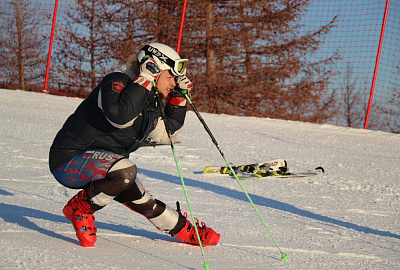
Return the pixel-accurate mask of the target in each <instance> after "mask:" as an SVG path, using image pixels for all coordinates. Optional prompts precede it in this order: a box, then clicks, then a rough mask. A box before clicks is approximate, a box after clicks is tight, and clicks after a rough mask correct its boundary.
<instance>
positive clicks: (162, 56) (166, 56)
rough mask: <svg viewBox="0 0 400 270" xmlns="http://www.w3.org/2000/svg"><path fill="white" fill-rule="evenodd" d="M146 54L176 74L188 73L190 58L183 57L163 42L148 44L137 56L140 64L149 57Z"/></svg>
mask: <svg viewBox="0 0 400 270" xmlns="http://www.w3.org/2000/svg"><path fill="white" fill-rule="evenodd" d="M146 55H147V56H149V57H151V58H152V59H154V60H155V61H156V63H157V65H158V66H159V67H160V68H161V69H162V70H170V71H171V72H172V74H174V75H175V76H181V75H186V66H187V62H188V59H181V57H180V56H179V54H178V53H177V52H176V51H175V50H174V49H172V48H171V47H169V46H167V45H165V44H162V43H150V44H146V45H145V46H144V47H143V48H142V49H141V50H140V51H139V54H138V56H137V59H138V61H139V64H142V63H143V62H144V61H145V60H146V59H147V58H146V57H145V56H146Z"/></svg>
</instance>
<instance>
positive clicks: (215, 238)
mask: <svg viewBox="0 0 400 270" xmlns="http://www.w3.org/2000/svg"><path fill="white" fill-rule="evenodd" d="M176 206H177V212H178V213H179V221H178V224H177V227H178V228H177V229H179V227H180V226H182V225H183V224H184V226H183V227H182V229H180V230H179V231H178V232H177V233H175V232H174V230H175V229H174V230H172V232H171V235H172V236H174V237H176V238H178V239H179V240H180V241H182V242H184V243H189V244H192V245H199V240H198V239H197V235H196V230H195V228H194V226H193V225H192V223H191V222H190V221H189V220H188V219H187V213H186V212H185V213H183V215H182V213H181V208H180V205H179V202H176ZM195 220H196V226H197V231H198V232H199V236H200V240H201V244H202V245H203V246H216V245H217V244H218V242H219V239H220V238H221V235H220V234H218V233H216V232H215V231H214V230H213V229H211V228H207V226H206V224H205V223H204V222H201V227H200V225H199V220H198V219H196V218H195Z"/></svg>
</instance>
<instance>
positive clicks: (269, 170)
mask: <svg viewBox="0 0 400 270" xmlns="http://www.w3.org/2000/svg"><path fill="white" fill-rule="evenodd" d="M290 174H291V173H290V172H289V168H288V167H287V162H286V161H285V165H284V166H281V167H278V166H271V165H270V164H263V165H261V166H260V167H259V168H258V171H257V172H256V173H255V174H254V176H256V177H267V176H278V175H290Z"/></svg>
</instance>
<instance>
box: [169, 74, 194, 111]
mask: <svg viewBox="0 0 400 270" xmlns="http://www.w3.org/2000/svg"><path fill="white" fill-rule="evenodd" d="M192 88H193V83H192V82H191V81H190V80H189V79H188V78H187V77H186V76H185V75H183V76H179V77H177V79H176V86H175V87H174V89H173V90H172V91H171V93H169V95H168V102H169V103H171V104H172V105H175V106H185V105H186V97H185V95H188V96H189V97H190V91H191V90H192Z"/></svg>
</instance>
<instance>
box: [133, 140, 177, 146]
mask: <svg viewBox="0 0 400 270" xmlns="http://www.w3.org/2000/svg"><path fill="white" fill-rule="evenodd" d="M173 143H174V144H178V143H181V142H179V141H174V142H173ZM163 145H170V143H159V142H154V141H144V142H142V144H141V145H140V147H148V146H153V147H156V146H163Z"/></svg>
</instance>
